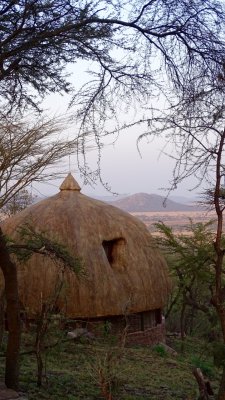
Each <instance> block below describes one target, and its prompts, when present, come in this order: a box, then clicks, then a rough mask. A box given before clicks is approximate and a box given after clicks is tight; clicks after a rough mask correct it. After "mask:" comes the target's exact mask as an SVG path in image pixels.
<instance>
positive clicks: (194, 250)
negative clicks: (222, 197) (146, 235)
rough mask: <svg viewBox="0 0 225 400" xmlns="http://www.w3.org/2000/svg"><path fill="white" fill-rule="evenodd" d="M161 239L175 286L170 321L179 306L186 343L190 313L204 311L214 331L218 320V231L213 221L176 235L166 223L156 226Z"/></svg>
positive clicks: (170, 307) (169, 305) (171, 300)
mask: <svg viewBox="0 0 225 400" xmlns="http://www.w3.org/2000/svg"><path fill="white" fill-rule="evenodd" d="M156 227H157V230H158V232H159V233H160V236H159V237H158V236H157V237H156V242H157V243H158V245H159V247H160V249H161V250H162V251H163V252H164V254H165V256H166V259H167V262H168V265H169V269H170V274H171V276H172V277H173V279H174V283H175V287H174V290H173V293H172V294H171V299H170V302H169V304H168V308H167V311H166V314H165V316H166V318H168V317H169V315H170V313H171V311H172V310H173V309H174V308H175V307H176V308H177V307H178V310H179V311H178V312H179V323H180V332H181V338H182V340H183V339H184V337H185V318H186V316H187V310H188V309H190V308H191V310H192V316H193V312H194V311H195V312H198V311H199V312H201V313H204V315H205V316H206V318H207V320H208V322H209V324H210V326H211V328H213V327H214V323H215V317H214V313H212V304H211V302H210V298H211V296H212V292H211V287H212V286H213V278H214V273H213V272H214V270H213V267H214V248H213V240H214V236H215V235H214V232H213V227H214V226H213V224H212V221H210V222H207V223H205V224H202V223H193V221H190V224H189V225H187V226H186V229H187V230H188V234H184V233H180V234H175V233H174V232H173V230H172V228H170V227H169V226H167V225H165V224H164V223H163V222H159V223H157V224H156Z"/></svg>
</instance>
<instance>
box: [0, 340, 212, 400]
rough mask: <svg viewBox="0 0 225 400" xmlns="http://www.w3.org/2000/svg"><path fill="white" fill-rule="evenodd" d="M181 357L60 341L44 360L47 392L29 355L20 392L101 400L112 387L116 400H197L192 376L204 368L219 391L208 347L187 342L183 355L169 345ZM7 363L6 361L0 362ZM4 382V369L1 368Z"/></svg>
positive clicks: (57, 399)
mask: <svg viewBox="0 0 225 400" xmlns="http://www.w3.org/2000/svg"><path fill="white" fill-rule="evenodd" d="M30 341H31V338H30V337H25V338H24V340H23V349H22V351H23V352H26V351H27V350H29V346H30V344H29V342H30ZM170 345H171V346H173V348H175V349H176V350H177V352H178V355H177V356H171V355H170V354H168V353H166V352H165V351H164V350H163V349H162V347H160V346H156V347H155V348H153V349H152V348H148V347H135V348H134V347H133V348H126V349H124V350H123V349H121V348H120V347H117V346H115V343H111V342H110V343H109V341H107V340H106V341H102V342H100V343H96V342H93V343H91V344H90V343H77V342H74V341H73V340H72V341H65V342H63V341H60V343H59V344H58V345H57V346H55V347H54V348H51V349H50V350H48V352H47V353H46V356H45V357H44V362H45V377H44V379H43V386H42V387H41V388H38V387H37V385H36V379H37V372H36V359H35V356H34V355H24V356H23V357H22V363H21V389H22V390H23V391H25V392H27V393H28V398H29V399H30V400H42V399H49V400H53V399H54V400H64V399H67V400H84V399H85V400H100V399H104V396H103V392H104V390H106V387H107V383H111V386H110V385H108V388H109V387H110V389H111V391H112V393H113V399H115V400H135V399H137V400H141V399H149V400H172V399H176V400H181V399H182V400H194V399H197V398H198V388H197V384H196V381H195V379H194V378H193V375H192V369H193V367H194V366H198V367H201V368H202V370H203V372H204V373H205V374H206V375H208V377H209V378H210V381H211V383H212V387H213V389H214V390H215V392H216V391H217V387H218V381H217V377H218V371H217V370H216V369H215V367H214V366H213V361H212V357H211V355H210V349H209V347H208V346H206V345H205V344H204V343H202V342H200V341H198V340H196V339H195V340H194V339H190V338H187V339H186V340H185V348H184V352H183V354H182V353H181V352H180V342H179V340H173V341H172V342H171V343H170ZM1 360H3V358H1ZM0 374H1V378H2V377H3V365H1V368H0Z"/></svg>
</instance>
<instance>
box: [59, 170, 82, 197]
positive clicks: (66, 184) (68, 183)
mask: <svg viewBox="0 0 225 400" xmlns="http://www.w3.org/2000/svg"><path fill="white" fill-rule="evenodd" d="M59 189H60V190H74V191H78V192H80V190H81V188H80V186H79V185H78V183H77V181H76V180H75V179H74V177H73V175H72V174H71V173H70V172H69V174H68V175H67V177H66V178H65V179H64V181H63V183H62V184H61V186H60V188H59Z"/></svg>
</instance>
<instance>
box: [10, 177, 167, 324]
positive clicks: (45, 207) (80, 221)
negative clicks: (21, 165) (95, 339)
mask: <svg viewBox="0 0 225 400" xmlns="http://www.w3.org/2000/svg"><path fill="white" fill-rule="evenodd" d="M60 189H61V190H60V193H58V194H57V195H55V196H53V197H50V198H48V199H45V200H43V201H40V202H39V203H37V204H34V205H32V206H31V207H29V208H27V209H26V210H24V211H23V212H21V213H19V214H17V215H16V216H14V217H12V218H9V219H8V220H6V221H5V222H4V224H3V231H4V232H5V233H6V234H7V235H10V236H11V237H14V238H15V237H16V235H17V233H16V231H17V228H18V227H19V226H20V225H21V224H24V223H25V222H26V223H27V222H29V223H32V224H33V226H35V229H36V230H38V231H42V232H43V231H45V232H46V233H47V235H48V237H49V238H52V239H54V240H58V242H60V243H62V244H63V245H65V246H67V248H68V249H69V251H70V252H71V254H73V255H75V256H79V257H81V258H82V260H83V262H84V267H85V271H86V276H85V277H83V278H80V279H78V278H77V277H76V275H75V274H74V273H73V272H71V271H69V270H68V271H66V273H65V275H64V280H65V285H64V288H63V290H62V293H61V300H60V308H61V309H63V310H64V312H65V313H66V315H67V316H70V317H73V318H76V317H85V318H88V317H102V316H110V315H121V314H123V313H124V312H125V310H126V311H128V312H132V313H133V312H141V311H145V310H151V309H157V308H161V307H162V306H163V305H164V304H165V302H166V299H167V295H168V292H169V290H170V280H169V277H168V272H167V268H166V263H165V261H164V259H163V257H162V256H161V255H160V253H159V252H158V250H157V249H156V248H154V245H153V241H152V238H151V235H150V234H149V232H148V230H147V228H146V227H145V225H144V224H143V223H142V222H140V221H138V220H137V219H136V218H135V217H133V216H131V215H129V214H127V213H125V212H123V211H121V210H119V209H117V208H115V207H113V206H111V205H108V204H106V203H103V202H100V201H97V200H94V199H92V198H89V197H87V196H85V195H83V194H81V193H80V187H79V185H78V184H77V182H76V181H75V180H74V178H73V177H72V176H71V175H70V174H69V175H68V177H67V178H66V179H65V181H64V182H63V184H62V185H61V187H60ZM57 268H58V267H57V265H55V264H54V262H53V261H52V260H50V259H48V258H46V257H44V256H41V255H38V254H35V255H33V256H32V257H31V259H30V260H29V261H28V262H27V263H26V264H25V265H24V266H21V265H18V274H19V289H20V299H21V302H22V304H23V305H24V307H25V309H26V310H27V311H28V314H30V315H32V314H35V313H36V312H37V311H38V310H40V305H41V304H42V302H43V301H46V300H47V299H48V298H50V297H51V296H52V294H53V292H54V288H55V282H56V280H57V279H59V272H58V271H57Z"/></svg>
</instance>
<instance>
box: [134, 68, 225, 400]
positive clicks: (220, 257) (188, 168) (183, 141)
mask: <svg viewBox="0 0 225 400" xmlns="http://www.w3.org/2000/svg"><path fill="white" fill-rule="evenodd" d="M224 83H225V66H224V65H222V66H221V70H220V72H219V73H218V74H216V75H215V77H214V80H211V77H210V76H209V75H207V74H206V75H204V76H202V75H201V74H199V76H198V77H194V76H191V77H190V81H188V82H187V85H186V89H185V90H186V92H185V93H186V94H185V96H183V97H182V98H180V101H177V103H176V104H173V106H172V107H171V108H170V109H168V110H166V111H164V112H162V113H160V112H159V114H158V116H155V117H153V118H151V119H149V121H148V125H149V132H147V133H146V134H144V135H142V137H140V138H139V140H141V138H143V137H145V136H146V135H149V134H150V135H151V134H154V135H163V136H164V137H165V138H166V139H167V140H168V141H169V142H170V144H171V143H173V145H174V148H175V149H176V153H175V152H174V154H177V155H174V156H172V158H173V159H174V160H175V167H174V171H173V179H172V182H171V187H170V190H173V189H175V188H176V187H177V186H178V185H179V183H180V182H182V181H183V180H185V179H186V178H188V177H190V176H194V177H195V178H196V187H200V186H203V185H204V193H205V203H206V204H207V205H208V207H209V209H212V210H214V211H215V214H216V229H215V230H216V233H215V237H214V238H213V239H212V246H213V250H214V255H213V260H212V261H213V262H212V266H213V280H212V283H211V292H212V293H211V303H212V305H213V306H214V308H215V310H216V313H217V316H218V320H219V322H220V326H221V332H222V337H223V343H224V345H225V284H224V282H225V269H224V256H225V243H224V236H223V230H224V212H225V196H224V177H225V158H224V157H225V91H224ZM217 399H218V400H224V399H225V365H224V366H223V374H222V379H221V384H220V389H219V393H218V397H217Z"/></svg>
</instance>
